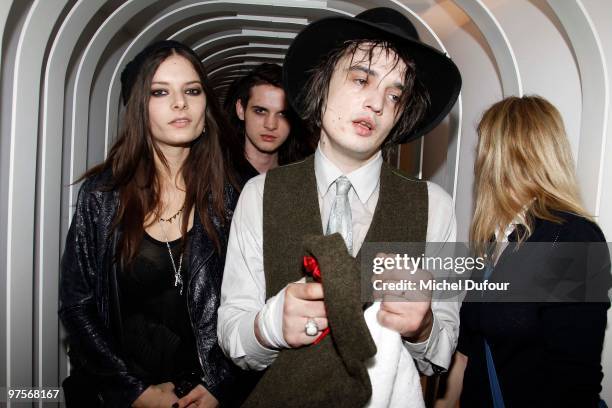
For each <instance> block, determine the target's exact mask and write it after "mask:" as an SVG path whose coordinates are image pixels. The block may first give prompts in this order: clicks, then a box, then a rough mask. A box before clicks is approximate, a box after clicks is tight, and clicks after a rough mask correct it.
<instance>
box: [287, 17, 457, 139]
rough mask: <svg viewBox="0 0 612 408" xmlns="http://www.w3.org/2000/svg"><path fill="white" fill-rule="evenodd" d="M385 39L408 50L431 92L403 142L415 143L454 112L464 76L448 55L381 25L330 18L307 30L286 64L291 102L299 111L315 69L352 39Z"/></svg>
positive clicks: (294, 41) (403, 137)
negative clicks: (423, 111)
mask: <svg viewBox="0 0 612 408" xmlns="http://www.w3.org/2000/svg"><path fill="white" fill-rule="evenodd" d="M361 39H364V40H368V39H376V40H384V41H389V42H390V43H392V44H394V45H395V46H396V47H398V48H400V49H402V50H406V52H407V53H408V55H410V57H411V58H412V59H413V60H414V62H415V65H416V77H417V78H418V80H419V81H421V83H422V84H423V85H424V87H425V88H426V89H427V91H428V93H429V98H430V107H429V109H428V111H427V113H426V114H425V117H424V118H423V119H422V120H421V121H420V122H419V123H418V124H417V125H416V127H415V128H414V129H412V131H411V132H410V133H408V134H406V135H402V137H401V139H400V140H399V143H406V142H409V141H412V140H415V139H417V138H419V137H421V136H422V135H424V134H425V133H427V132H429V131H430V130H431V129H433V128H434V127H435V126H436V125H438V124H439V123H440V122H441V121H442V119H444V117H445V116H446V115H447V114H448V113H449V112H450V110H451V109H452V107H453V105H454V104H455V101H456V100H457V97H458V96H459V92H460V90H461V74H460V73H459V69H458V68H457V66H456V65H455V63H454V62H453V61H452V60H451V59H450V58H449V57H447V56H446V55H445V54H444V53H442V52H440V51H438V50H436V49H435V48H433V47H431V46H429V45H427V44H424V43H422V42H420V41H418V40H415V39H412V38H409V37H407V36H403V35H401V34H398V33H396V32H395V31H390V30H387V29H385V28H384V27H381V26H379V25H377V24H373V23H369V22H367V21H364V20H360V19H357V18H351V17H327V18H323V19H321V20H318V21H315V22H313V23H311V24H309V25H308V26H307V27H305V28H304V29H303V30H302V31H301V32H300V33H299V34H298V35H297V36H296V37H295V39H294V40H293V42H292V43H291V46H290V47H289V50H288V51H287V55H286V57H285V62H284V64H283V82H284V86H285V90H286V92H287V99H288V100H289V102H290V104H291V106H292V107H293V108H294V109H295V110H296V112H297V113H298V114H299V115H300V116H302V112H300V111H299V104H297V103H296V98H297V97H298V96H299V94H300V91H301V90H302V89H303V88H304V86H305V85H306V83H307V81H308V79H309V78H310V76H311V75H312V70H313V69H314V68H315V67H316V66H317V65H318V64H319V63H320V62H321V60H322V59H323V57H325V56H326V55H327V54H328V53H329V52H330V51H331V50H333V49H336V48H338V47H340V46H341V45H342V44H343V43H345V42H346V41H350V40H361Z"/></svg>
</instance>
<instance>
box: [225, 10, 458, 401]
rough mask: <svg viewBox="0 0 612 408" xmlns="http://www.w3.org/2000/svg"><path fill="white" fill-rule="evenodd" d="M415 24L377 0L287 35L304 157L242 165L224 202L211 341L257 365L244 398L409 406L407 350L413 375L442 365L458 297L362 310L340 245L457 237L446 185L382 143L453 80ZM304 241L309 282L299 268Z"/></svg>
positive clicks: (416, 125)
mask: <svg viewBox="0 0 612 408" xmlns="http://www.w3.org/2000/svg"><path fill="white" fill-rule="evenodd" d="M417 38H418V36H417V34H416V30H414V27H412V25H411V23H410V22H409V21H408V20H407V19H406V18H405V17H404V16H403V15H402V14H400V13H398V12H396V11H394V10H392V9H388V8H378V9H372V10H368V11H365V12H363V13H361V14H359V15H357V16H356V17H354V18H349V17H331V18H325V19H322V20H319V21H317V22H315V23H312V24H310V25H309V26H307V27H306V28H305V29H304V30H303V31H302V32H301V33H300V34H298V36H297V37H296V38H295V40H294V41H293V43H292V45H291V47H290V48H289V51H288V53H287V57H286V59H285V65H284V74H285V75H284V80H285V89H286V90H287V94H288V99H289V101H290V102H291V104H292V105H293V106H294V108H295V109H296V112H298V114H299V115H300V116H301V117H302V118H303V119H304V121H305V123H307V124H309V125H310V126H311V128H312V129H313V130H316V131H317V132H318V134H320V141H319V145H318V148H317V151H316V153H315V155H314V157H309V158H307V159H306V160H304V161H302V162H299V163H296V164H293V165H291V166H286V167H284V168H280V169H277V170H274V171H271V172H269V173H268V174H267V175H266V176H259V177H256V178H254V179H252V180H251V181H250V182H249V183H248V184H247V185H246V186H245V187H244V190H243V192H242V195H241V197H240V200H239V203H238V206H237V208H236V212H235V214H234V219H233V222H232V228H231V233H230V239H229V244H228V254H227V261H226V265H225V272H224V273H225V275H224V280H223V284H222V300H221V307H220V309H219V322H218V334H219V340H220V344H221V346H222V348H223V349H224V351H225V352H226V354H227V355H228V356H230V357H231V358H232V359H233V361H234V362H235V363H236V364H238V365H239V366H241V367H242V368H245V369H252V370H263V369H265V368H267V367H268V366H270V368H269V369H268V370H267V372H266V374H265V375H264V377H263V379H262V380H261V382H260V383H259V385H258V387H257V388H256V389H255V391H254V393H253V394H251V397H250V398H249V401H247V406H266V404H271V403H273V404H288V405H291V406H313V405H316V404H334V405H337V406H363V405H366V404H369V406H381V407H382V406H423V398H422V396H421V390H420V385H419V381H418V374H417V372H416V370H415V369H414V363H413V359H414V361H415V362H416V366H417V367H418V368H419V370H420V371H421V372H423V373H425V374H433V373H438V372H441V371H444V370H446V369H447V368H448V367H449V364H450V360H451V356H452V353H453V351H454V348H455V345H456V341H457V335H458V326H459V322H458V309H459V305H458V304H457V303H456V302H455V303H453V302H445V303H442V302H435V301H434V302H432V301H431V298H424V299H421V301H402V302H391V301H387V299H385V300H383V301H382V302H376V303H374V304H373V305H370V304H366V305H365V306H364V308H365V312H363V313H362V303H360V302H361V300H362V299H361V296H360V293H359V289H360V286H359V285H360V283H359V279H360V277H359V267H357V266H356V261H355V259H354V258H353V257H355V256H358V254H359V252H360V249H361V246H362V244H363V243H367V242H420V243H423V245H424V242H426V241H431V242H452V241H454V239H455V235H456V223H455V217H454V209H453V203H452V200H451V198H450V197H449V196H448V194H447V193H446V192H444V191H443V190H442V189H441V188H440V187H439V186H437V185H435V184H433V183H430V182H424V181H420V180H417V179H413V178H410V177H407V176H405V175H403V174H401V173H399V172H398V171H397V170H395V169H392V168H391V167H389V166H387V165H386V164H384V163H383V160H382V156H381V149H382V148H384V147H386V146H390V145H393V144H398V143H405V142H407V141H410V140H414V139H416V138H418V137H421V136H422V135H424V134H425V133H426V132H428V131H429V130H431V129H432V128H433V127H434V126H436V125H437V124H438V123H439V122H440V121H441V120H442V119H443V118H444V117H445V116H446V115H447V114H448V112H449V111H450V110H451V108H452V106H453V105H454V103H455V101H456V99H457V96H458V94H459V90H460V87H461V77H460V74H459V71H458V69H457V67H456V66H455V64H454V63H453V62H452V61H451V60H450V59H449V58H448V57H447V56H445V55H444V54H442V53H440V52H439V51H437V50H435V49H433V48H431V47H429V46H427V45H425V44H423V43H421V42H420V41H418V39H417ZM336 233H338V234H339V235H338V234H336ZM322 235H325V236H322ZM338 242H340V243H341V244H340V246H338ZM303 255H313V256H314V257H315V258H316V259H317V261H318V262H319V265H320V269H321V274H322V276H323V280H322V283H319V282H308V283H305V282H304V280H303V279H302V280H300V278H302V276H303V275H304V273H303V271H302V268H301V264H302V257H303ZM351 288H352V290H351ZM355 288H356V290H355ZM324 292H325V293H324ZM354 292H357V293H354ZM366 324H367V326H366ZM328 327H329V328H330V329H331V335H328V336H326V337H323V338H321V337H320V336H321V333H322V332H324V331H325V330H326V329H327V328H328ZM313 343H314V344H316V345H313ZM322 371H325V377H324V379H321V378H323V373H322ZM320 372H321V375H319V373H320Z"/></svg>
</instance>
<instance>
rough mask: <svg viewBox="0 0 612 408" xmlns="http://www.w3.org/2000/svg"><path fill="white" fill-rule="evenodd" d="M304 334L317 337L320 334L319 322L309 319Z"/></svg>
mask: <svg viewBox="0 0 612 408" xmlns="http://www.w3.org/2000/svg"><path fill="white" fill-rule="evenodd" d="M304 333H306V335H307V336H310V337H313V336H316V335H317V334H318V333H319V326H317V322H315V320H314V319H313V318H308V320H307V321H306V324H305V325H304Z"/></svg>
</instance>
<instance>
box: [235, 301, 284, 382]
mask: <svg viewBox="0 0 612 408" xmlns="http://www.w3.org/2000/svg"><path fill="white" fill-rule="evenodd" d="M256 317H257V312H252V313H250V314H249V315H248V316H247V317H246V318H244V319H242V321H241V323H240V327H239V328H238V331H239V333H240V341H241V343H242V349H243V350H244V354H245V360H246V362H247V365H248V367H249V368H251V369H253V370H258V371H260V370H264V369H265V368H267V367H268V366H269V365H270V364H272V363H273V362H274V360H275V359H276V356H277V355H278V353H279V352H278V350H273V349H269V348H267V347H264V346H262V345H261V344H260V343H259V341H257V337H255V318H256Z"/></svg>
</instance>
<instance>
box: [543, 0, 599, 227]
mask: <svg viewBox="0 0 612 408" xmlns="http://www.w3.org/2000/svg"><path fill="white" fill-rule="evenodd" d="M548 4H549V5H550V7H551V8H552V9H553V10H554V12H555V14H556V15H557V17H558V18H559V20H560V21H561V23H562V24H563V27H564V28H565V30H566V33H567V35H568V37H569V38H570V41H571V46H572V47H573V50H574V54H575V55H576V59H577V61H578V68H579V71H580V82H581V85H582V120H581V123H580V142H579V146H578V154H577V157H576V163H577V166H576V172H577V175H578V179H579V181H580V183H581V191H582V194H583V197H584V201H585V203H586V205H587V208H588V210H589V211H591V212H592V213H593V214H594V215H595V216H598V215H599V212H600V202H601V190H602V183H603V165H604V158H605V147H606V134H607V131H608V129H607V126H608V120H609V115H610V95H609V89H610V88H609V86H610V84H609V78H608V72H607V66H606V59H605V55H604V52H603V47H602V45H601V39H600V38H599V34H598V33H597V30H596V29H595V25H594V24H593V21H592V20H591V17H590V16H589V14H588V13H587V11H586V9H585V7H584V5H583V4H582V1H581V0H576V1H575V2H557V1H550V0H548ZM592 157H599V160H592Z"/></svg>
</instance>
